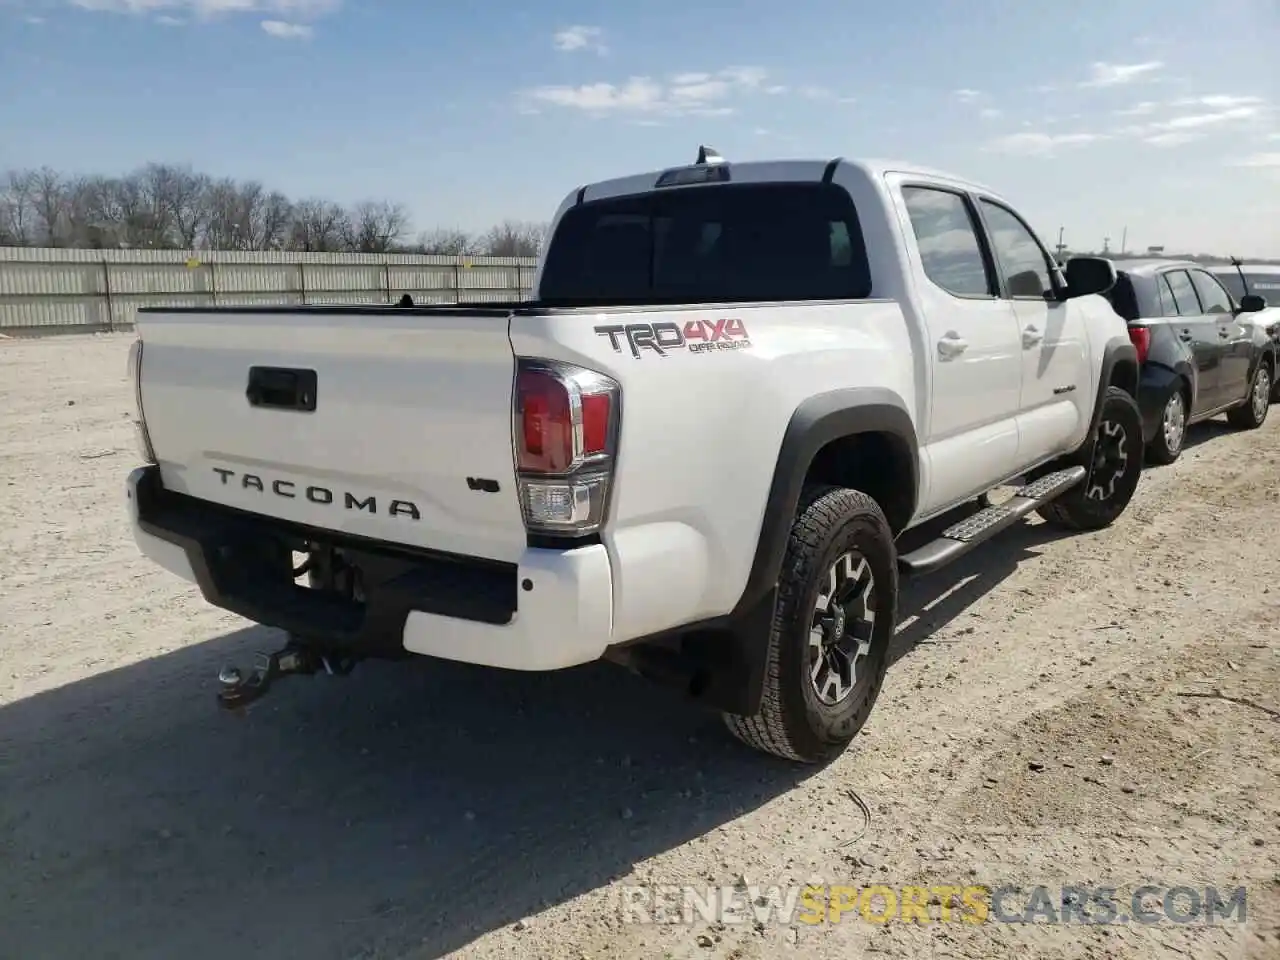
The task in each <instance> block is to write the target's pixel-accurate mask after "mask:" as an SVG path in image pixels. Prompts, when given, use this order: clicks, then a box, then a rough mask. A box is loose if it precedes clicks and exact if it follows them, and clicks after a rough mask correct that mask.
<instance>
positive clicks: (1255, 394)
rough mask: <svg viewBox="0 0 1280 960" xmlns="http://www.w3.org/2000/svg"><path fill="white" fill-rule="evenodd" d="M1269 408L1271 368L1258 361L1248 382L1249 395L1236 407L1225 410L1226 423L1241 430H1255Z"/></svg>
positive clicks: (1262, 421)
mask: <svg viewBox="0 0 1280 960" xmlns="http://www.w3.org/2000/svg"><path fill="white" fill-rule="evenodd" d="M1270 408H1271V368H1270V367H1268V366H1267V365H1266V363H1263V362H1259V363H1258V369H1257V370H1255V371H1254V372H1253V380H1252V381H1251V382H1250V383H1249V396H1248V397H1247V398H1246V399H1245V401H1244V403H1242V404H1240V406H1238V407H1232V408H1231V409H1230V410H1228V411H1227V423H1229V424H1231V426H1233V427H1236V428H1238V429H1241V430H1257V429H1258V428H1259V427H1260V426H1262V424H1263V423H1264V422H1265V421H1266V419H1267V411H1268V410H1269V409H1270Z"/></svg>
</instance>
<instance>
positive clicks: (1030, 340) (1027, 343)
mask: <svg viewBox="0 0 1280 960" xmlns="http://www.w3.org/2000/svg"><path fill="white" fill-rule="evenodd" d="M1043 339H1044V334H1043V333H1041V332H1040V331H1039V330H1037V329H1036V328H1035V326H1034V325H1033V326H1029V327H1027V328H1026V329H1025V330H1023V331H1022V345H1023V346H1024V347H1028V348H1030V347H1034V346H1035V345H1036V344H1037V343H1039V342H1040V341H1041V340H1043Z"/></svg>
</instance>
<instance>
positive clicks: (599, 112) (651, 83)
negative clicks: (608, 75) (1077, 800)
mask: <svg viewBox="0 0 1280 960" xmlns="http://www.w3.org/2000/svg"><path fill="white" fill-rule="evenodd" d="M765 78H766V74H765V71H763V70H761V69H759V68H758V67H730V68H726V69H724V70H720V71H718V72H716V73H713V74H712V73H682V74H677V75H676V76H674V77H672V78H671V80H670V81H669V82H667V83H660V82H658V81H657V80H654V79H653V78H651V77H631V78H629V79H628V80H626V81H625V82H623V83H619V84H613V83H603V82H602V83H588V84H583V85H581V86H576V87H575V86H543V87H535V88H533V89H532V90H525V91H522V92H521V94H520V96H519V100H520V102H521V103H522V104H523V106H522V107H520V109H522V110H524V111H527V110H528V109H529V108H531V107H533V108H536V106H537V105H538V104H550V105H552V106H556V107H563V108H567V109H573V110H581V111H583V112H584V113H588V114H591V115H593V116H604V115H608V114H614V115H619V114H623V115H636V114H648V115H667V116H703V117H715V116H726V115H728V114H730V113H733V112H734V109H735V108H734V106H733V104H732V102H731V101H732V100H733V98H734V97H735V96H739V95H742V94H745V93H751V92H753V91H757V90H759V89H760V88H761V85H762V84H763V83H764V80H765Z"/></svg>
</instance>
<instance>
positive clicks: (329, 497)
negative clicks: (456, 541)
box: [213, 467, 422, 520]
mask: <svg viewBox="0 0 1280 960" xmlns="http://www.w3.org/2000/svg"><path fill="white" fill-rule="evenodd" d="M213 472H214V473H216V474H217V475H218V477H219V479H220V480H221V481H222V485H223V486H224V487H228V486H236V487H239V488H240V489H241V490H253V491H255V492H257V493H261V494H264V495H266V494H269V495H271V496H276V497H283V498H284V499H286V500H296V499H298V494H297V492H296V491H297V485H296V484H295V483H294V482H293V481H292V480H274V479H269V480H263V478H262V477H260V476H258V475H257V474H255V473H237V472H236V471H235V470H228V469H227V468H226V467H214V468H213ZM303 496H305V497H306V499H307V501H308V502H309V503H314V504H316V505H317V506H321V507H333V506H338V504H339V502H341V506H342V509H344V510H359V511H361V512H365V513H370V514H374V515H376V514H377V513H378V498H377V497H375V496H373V495H372V494H370V495H369V496H357V495H356V494H354V493H352V492H351V491H350V490H341V491H338V492H336V493H335V492H334V491H333V490H332V489H330V488H329V487H322V486H320V485H319V484H314V483H313V484H308V485H307V487H306V488H305V490H304V491H303ZM384 512H385V514H386V515H387V516H389V517H405V518H406V519H409V520H421V519H422V511H420V510H419V509H418V505H417V504H416V503H414V502H413V501H411V500H390V501H388V502H387V506H386V509H385V511H384Z"/></svg>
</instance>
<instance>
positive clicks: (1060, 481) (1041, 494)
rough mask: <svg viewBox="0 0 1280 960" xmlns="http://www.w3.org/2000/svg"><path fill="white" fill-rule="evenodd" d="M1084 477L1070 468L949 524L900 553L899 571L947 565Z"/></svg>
mask: <svg viewBox="0 0 1280 960" xmlns="http://www.w3.org/2000/svg"><path fill="white" fill-rule="evenodd" d="M1084 476H1085V468H1084V467H1079V466H1077V467H1068V468H1067V469H1066V470H1057V471H1055V472H1053V473H1049V474H1046V475H1045V476H1043V477H1041V478H1040V479H1039V480H1036V481H1034V482H1033V483H1028V484H1027V485H1026V486H1023V487H1020V488H1019V490H1018V492H1017V493H1016V494H1014V495H1013V496H1012V497H1010V498H1009V499H1008V500H1006V501H1005V502H1004V503H1000V504H996V505H994V506H990V507H987V508H986V509H984V510H979V511H978V512H977V513H975V514H974V515H973V516H971V517H967V518H966V519H964V520H961V521H960V522H959V523H955V524H952V525H951V526H949V527H947V529H946V530H943V531H942V535H941V536H939V537H938V538H937V539H936V540H931V541H929V542H928V543H926V544H925V545H924V546H922V547H919V548H917V549H915V550H912V551H911V552H910V553H906V554H902V555H901V556H899V557H898V570H899V571H901V573H902V574H903V575H904V576H908V577H917V576H920V575H921V574H925V573H932V572H933V571H934V570H937V569H938V568H939V567H945V566H946V565H947V564H948V563H950V562H951V561H952V560H956V559H958V558H959V557H962V556H964V555H965V554H966V553H968V552H969V551H970V550H972V549H973V548H974V547H976V546H978V544H980V543H985V542H986V541H987V540H990V539H991V538H992V537H994V536H995V535H996V534H998V533H1000V532H1001V531H1003V530H1007V529H1008V528H1009V527H1011V526H1013V525H1014V524H1015V523H1017V522H1018V521H1019V520H1021V519H1022V518H1023V517H1025V516H1026V515H1027V514H1029V513H1030V512H1031V511H1032V510H1035V509H1036V508H1037V507H1042V506H1044V505H1045V504H1046V503H1048V502H1050V501H1051V500H1054V499H1056V498H1057V497H1060V496H1062V494H1064V493H1066V492H1067V491H1068V490H1070V489H1071V488H1072V487H1074V486H1076V485H1077V484H1079V483H1080V482H1081V481H1082V480H1084Z"/></svg>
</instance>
